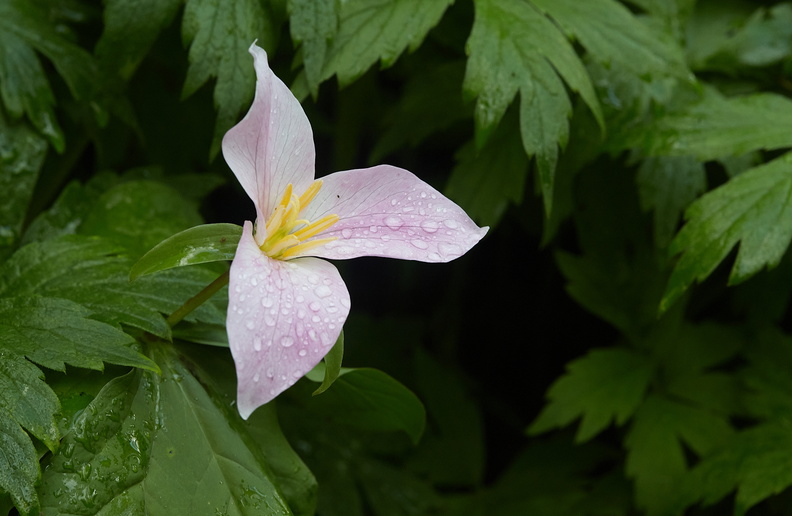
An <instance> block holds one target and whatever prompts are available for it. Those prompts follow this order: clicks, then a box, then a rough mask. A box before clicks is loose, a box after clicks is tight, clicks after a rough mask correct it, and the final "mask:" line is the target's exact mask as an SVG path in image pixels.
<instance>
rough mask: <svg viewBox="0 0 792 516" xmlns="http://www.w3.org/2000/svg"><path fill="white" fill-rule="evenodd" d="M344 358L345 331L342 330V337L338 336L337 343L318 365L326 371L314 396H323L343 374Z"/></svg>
mask: <svg viewBox="0 0 792 516" xmlns="http://www.w3.org/2000/svg"><path fill="white" fill-rule="evenodd" d="M343 358H344V331H343V330H341V335H339V336H338V340H337V341H336V343H335V344H333V347H332V348H330V351H329V352H328V353H327V355H325V357H324V361H323V362H320V363H319V364H317V367H321V369H323V370H324V371H323V375H322V385H320V386H319V387H318V388H317V389H316V390H315V391H314V392H313V395H314V396H316V395H317V394H322V393H323V392H324V391H326V390H327V389H329V388H330V386H331V385H333V382H335V381H336V380H337V379H338V375H339V374H341V361H342V360H343ZM317 374H318V372H317Z"/></svg>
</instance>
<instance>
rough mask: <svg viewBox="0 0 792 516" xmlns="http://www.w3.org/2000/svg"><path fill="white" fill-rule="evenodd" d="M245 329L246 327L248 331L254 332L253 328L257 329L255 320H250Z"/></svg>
mask: <svg viewBox="0 0 792 516" xmlns="http://www.w3.org/2000/svg"><path fill="white" fill-rule="evenodd" d="M245 327H246V328H247V329H248V330H252V329H253V328H255V327H256V323H255V322H254V321H253V320H249V321H247V322H246V323H245Z"/></svg>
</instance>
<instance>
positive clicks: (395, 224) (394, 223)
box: [384, 215, 404, 229]
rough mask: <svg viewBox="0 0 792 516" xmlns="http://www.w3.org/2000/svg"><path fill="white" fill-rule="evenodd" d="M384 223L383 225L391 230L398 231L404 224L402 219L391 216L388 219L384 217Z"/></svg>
mask: <svg viewBox="0 0 792 516" xmlns="http://www.w3.org/2000/svg"><path fill="white" fill-rule="evenodd" d="M384 222H385V225H386V226H388V227H389V228H391V229H399V228H400V227H402V225H403V224H404V222H402V219H400V218H399V217H395V216H393V215H391V216H390V217H386V218H385V221H384Z"/></svg>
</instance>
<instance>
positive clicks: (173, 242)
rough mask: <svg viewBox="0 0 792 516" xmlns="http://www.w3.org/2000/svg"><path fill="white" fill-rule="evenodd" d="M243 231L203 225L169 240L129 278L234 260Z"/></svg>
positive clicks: (148, 255)
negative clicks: (186, 266) (176, 268)
mask: <svg viewBox="0 0 792 516" xmlns="http://www.w3.org/2000/svg"><path fill="white" fill-rule="evenodd" d="M240 236H242V228H241V227H240V226H237V225H236V224H204V225H202V226H196V227H193V228H190V229H185V230H184V231H182V232H181V233H177V234H175V235H173V236H171V237H168V238H166V239H165V240H163V241H162V242H160V243H159V244H157V245H156V246H154V248H153V249H151V250H150V251H149V252H147V253H146V254H144V255H143V256H142V257H141V258H140V260H138V261H137V262H136V263H135V265H134V266H132V270H130V271H129V279H130V280H135V279H137V278H139V277H140V276H144V275H146V274H152V273H154V272H158V271H162V270H166V269H171V268H173V267H184V266H185V265H194V264H198V263H209V262H219V261H228V260H233V259H234V255H235V254H236V248H237V244H239V237H240Z"/></svg>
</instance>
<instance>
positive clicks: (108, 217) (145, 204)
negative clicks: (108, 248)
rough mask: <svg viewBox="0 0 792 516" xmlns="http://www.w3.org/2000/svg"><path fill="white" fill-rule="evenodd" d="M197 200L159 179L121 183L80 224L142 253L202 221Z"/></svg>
mask: <svg viewBox="0 0 792 516" xmlns="http://www.w3.org/2000/svg"><path fill="white" fill-rule="evenodd" d="M202 222H203V220H202V219H201V216H200V215H199V213H198V209H197V205H196V203H195V202H192V201H188V200H187V199H185V198H183V197H182V196H181V195H179V193H178V192H177V191H176V190H174V189H173V188H171V187H169V186H166V185H164V184H162V183H160V182H158V181H148V180H138V181H129V182H125V183H121V184H119V185H117V186H114V187H112V188H110V189H109V190H107V191H105V192H104V193H102V194H101V195H100V196H99V198H98V199H97V200H96V202H95V204H94V205H93V207H92V208H91V210H90V211H89V212H88V213H87V214H86V215H85V219H84V220H83V221H82V224H80V226H79V230H78V231H79V232H80V233H82V234H84V235H98V236H102V237H105V238H108V239H110V240H112V241H113V242H116V243H118V244H120V245H122V246H123V247H124V248H126V250H127V251H128V252H129V254H130V255H131V256H141V255H143V254H144V253H145V252H147V251H148V250H149V249H151V248H152V247H154V246H155V245H157V244H159V243H160V242H162V241H163V240H165V239H166V238H168V237H170V236H171V235H173V234H174V233H177V232H179V231H182V230H184V229H187V228H189V227H192V226H197V225H199V224H201V223H202Z"/></svg>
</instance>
